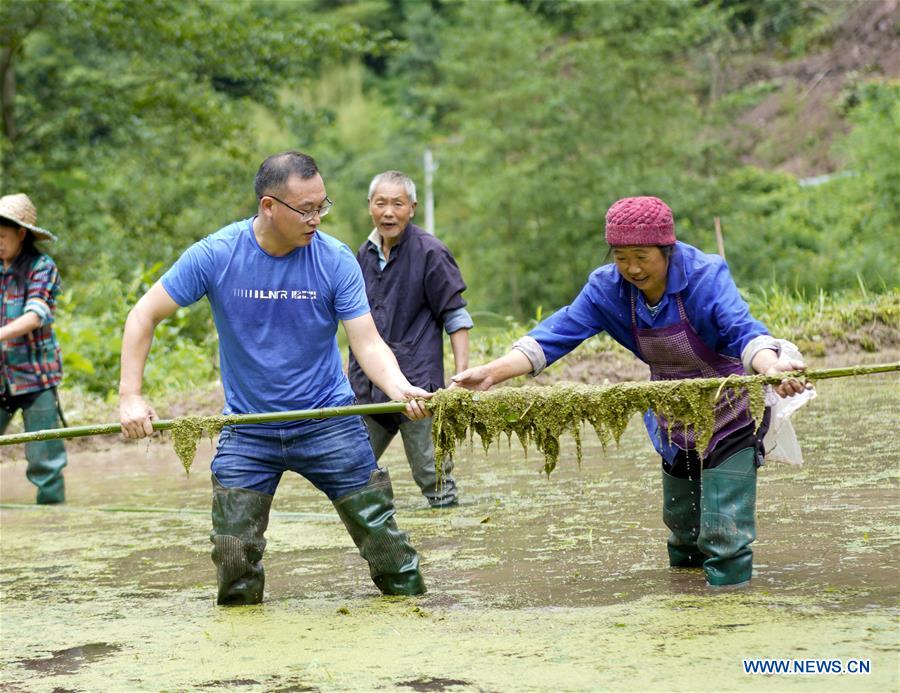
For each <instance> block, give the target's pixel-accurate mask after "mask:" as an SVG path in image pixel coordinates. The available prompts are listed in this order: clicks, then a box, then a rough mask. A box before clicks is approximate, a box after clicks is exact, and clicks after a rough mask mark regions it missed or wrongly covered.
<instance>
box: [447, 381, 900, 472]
mask: <svg viewBox="0 0 900 693" xmlns="http://www.w3.org/2000/svg"><path fill="white" fill-rule="evenodd" d="M897 370H900V363H894V364H882V365H877V366H853V367H849V368H831V369H825V370H817V371H816V370H809V371H805V372H796V373H790V374H789V373H784V374H779V375H777V376H766V375H752V376H750V375H748V376H735V375H732V376H729V377H727V378H696V379H687V380H655V381H643V382H625V383H618V384H616V385H604V386H597V385H582V384H575V383H558V384H556V385H552V386H550V387H535V386H525V387H519V388H512V387H506V388H498V389H496V390H491V391H487V392H472V391H469V390H464V389H452V390H443V391H440V392H437V393H435V395H434V397H433V398H432V399H431V400H430V402H429V408H430V409H431V410H432V412H433V415H434V427H433V430H432V435H433V438H434V446H435V456H436V458H437V459H438V460H442V459H443V458H444V457H445V456H447V455H450V454H452V453H453V451H454V449H455V448H456V447H457V446H458V445H459V444H460V443H462V442H463V441H465V440H467V439H468V440H470V441H471V438H472V435H473V434H474V433H477V434H478V435H479V437H480V438H481V441H482V444H483V445H484V447H485V450H487V449H488V448H489V447H490V445H491V444H492V443H493V442H494V441H495V440H497V439H498V437H499V436H500V435H501V434H506V436H507V439H511V438H512V435H513V434H514V433H515V434H516V436H517V437H518V438H519V442H520V443H521V444H522V446H523V448H526V449H527V447H528V445H530V444H532V443H533V444H534V446H535V447H536V448H537V449H538V451H539V452H541V453H543V455H544V469H545V471H546V472H547V473H548V474H549V473H550V472H551V471H553V469H554V468H555V467H556V463H557V460H558V459H559V441H560V437H561V436H562V435H563V434H564V433H572V434H573V436H574V438H575V445H576V456H577V458H578V462H579V464H580V463H581V460H582V449H581V427H582V425H583V424H585V423H587V424H590V425H591V427H592V428H593V429H594V431H595V432H596V434H597V437H598V438H599V439H600V442H601V444H602V445H603V446H604V447H605V446H606V445H607V444H608V443H609V442H610V441H615V442H616V443H618V441H619V438H620V437H621V435H622V433H623V432H624V430H625V427H626V426H627V425H628V421H629V419H630V418H631V417H632V416H633V415H634V414H637V413H643V412H645V411H647V410H648V409H650V410H653V411H654V412H656V414H657V415H660V416H664V417H665V418H666V419H668V420H669V421H671V422H675V423H680V424H683V425H684V426H685V427H687V426H690V427H692V428H693V431H694V434H695V439H696V445H697V448H698V449H700V450H703V449H705V448H706V445H707V444H708V443H709V440H710V438H711V437H712V433H713V426H714V423H715V404H716V402H718V401H720V399H721V398H723V397H727V398H728V400H729V401H731V400H733V399H734V398H735V397H736V396H738V395H739V394H740V392H741V390H746V391H747V393H748V395H749V398H750V413H751V415H752V416H753V418H754V419H755V420H756V421H761V420H762V416H763V413H764V410H765V386H766V385H774V384H777V383H780V382H781V381H782V380H784V379H785V378H787V377H796V378H798V379H800V380H803V381H806V382H811V381H814V380H818V379H826V378H838V377H846V376H856V375H870V374H874V373H886V372H890V371H897Z"/></svg>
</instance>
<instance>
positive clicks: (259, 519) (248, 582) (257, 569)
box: [209, 474, 272, 606]
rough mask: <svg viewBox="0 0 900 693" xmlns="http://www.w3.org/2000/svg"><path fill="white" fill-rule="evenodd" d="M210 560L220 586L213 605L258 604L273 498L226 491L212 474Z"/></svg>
mask: <svg viewBox="0 0 900 693" xmlns="http://www.w3.org/2000/svg"><path fill="white" fill-rule="evenodd" d="M212 485H213V501H212V523H213V530H212V533H211V534H210V535H209V540H210V541H211V542H212V543H213V550H212V560H213V563H215V565H216V576H217V581H218V585H219V590H218V596H217V597H216V603H217V604H220V605H228V606H241V605H245V604H259V603H260V602H261V601H262V600H263V588H264V587H265V584H266V573H265V570H264V569H263V564H262V557H263V552H264V551H265V549H266V538H265V532H266V528H267V527H268V526H269V511H270V510H271V508H272V496H270V495H268V494H267V493H260V492H258V491H250V490H248V489H243V488H225V487H224V486H222V484H220V483H219V480H218V479H216V476H215V474H213V475H212Z"/></svg>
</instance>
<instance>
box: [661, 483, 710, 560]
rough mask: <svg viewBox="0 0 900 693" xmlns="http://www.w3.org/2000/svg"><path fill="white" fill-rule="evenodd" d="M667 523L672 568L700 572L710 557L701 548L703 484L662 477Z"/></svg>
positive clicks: (664, 514) (664, 516)
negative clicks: (701, 487)
mask: <svg viewBox="0 0 900 693" xmlns="http://www.w3.org/2000/svg"><path fill="white" fill-rule="evenodd" d="M662 488H663V522H664V523H665V525H666V527H668V528H669V529H670V530H671V532H670V533H669V539H668V551H669V565H670V566H672V567H673V568H700V567H701V566H702V565H703V561H705V560H706V556H704V555H703V552H702V551H700V549H699V548H697V537H698V536H699V535H700V480H699V479H698V480H696V481H692V480H691V479H679V478H678V477H674V476H672V475H671V474H667V473H666V472H665V471H663V473H662Z"/></svg>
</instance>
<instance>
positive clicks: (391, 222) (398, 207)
mask: <svg viewBox="0 0 900 693" xmlns="http://www.w3.org/2000/svg"><path fill="white" fill-rule="evenodd" d="M415 212H416V203H415V202H410V201H409V196H408V195H407V193H406V187H405V186H404V185H403V184H402V183H390V182H384V183H381V184H380V185H379V186H378V187H377V188H375V190H373V191H372V197H370V198H369V214H371V215H372V221H373V222H374V223H375V228H376V229H377V230H378V233H379V234H381V237H382V238H383V239H388V240H392V239H395V238H397V237H398V236H399V235H400V234H401V233H403V230H404V229H405V228H406V226H407V224H409V220H410V219H412V217H413V215H414V214H415Z"/></svg>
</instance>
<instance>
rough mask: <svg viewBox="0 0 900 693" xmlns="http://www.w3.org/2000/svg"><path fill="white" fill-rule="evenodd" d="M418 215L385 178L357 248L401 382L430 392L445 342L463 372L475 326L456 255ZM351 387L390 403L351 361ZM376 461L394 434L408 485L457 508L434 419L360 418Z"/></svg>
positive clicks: (398, 184)
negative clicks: (438, 459)
mask: <svg viewBox="0 0 900 693" xmlns="http://www.w3.org/2000/svg"><path fill="white" fill-rule="evenodd" d="M415 212H416V186H415V184H414V183H413V181H412V180H411V179H410V178H409V177H408V176H406V175H404V174H403V173H400V172H399V171H385V172H384V173H380V174H378V175H377V176H375V178H374V179H372V183H371V185H370V186H369V214H371V216H372V221H373V222H374V223H375V228H374V229H373V230H372V233H371V234H370V235H369V238H368V240H366V242H365V243H363V244H362V246H360V248H359V251H358V252H357V254H356V259H357V260H358V261H359V264H360V266H361V267H362V272H363V277H364V278H365V282H366V294H367V296H368V299H369V304H370V305H371V307H372V317H373V318H374V320H375V325H376V326H377V327H378V332H379V333H380V334H381V336H382V338H383V339H384V340H385V342H387V344H388V346H389V347H390V348H391V350H392V351H393V352H394V355H395V356H396V357H397V361H398V363H399V364H400V369H401V370H402V371H403V374H404V375H405V376H406V378H407V379H408V380H409V381H410V383H412V384H413V385H415V386H417V387H421V388H423V389H425V390H428V391H429V392H433V391H434V390H437V389H439V388H442V387H444V341H443V335H442V330H445V331H446V332H447V333H448V334H449V335H450V345H451V348H452V349H453V359H454V366H455V371H456V372H457V373H458V372H460V371H462V370H465V369H466V368H467V367H468V361H469V329H471V328H472V326H473V325H472V318H471V317H470V316H469V313H468V312H467V311H466V309H465V305H466V301H465V299H463V297H462V293H463V291H465V289H466V284H465V282H464V281H463V278H462V275H461V274H460V271H459V267H457V265H456V261H455V260H454V259H453V255H452V254H451V253H450V251H449V250H448V249H447V246H445V245H444V244H443V243H442V242H441V241H439V240H438V239H437V238H435V237H434V236H433V235H431V234H429V233H427V232H426V231H424V230H423V229H421V228H419V227H418V226H416V225H414V224H412V223H410V219H412V217H413V216H414V215H415ZM350 383H351V385H352V386H353V391H354V393H355V394H356V396H357V398H358V399H359V400H360V402H384V401H387V399H388V397H387V396H386V395H385V394H384V393H383V392H382V391H381V390H379V389H378V387H377V386H376V385H375V384H374V383H372V381H371V380H369V378H367V377H366V375H365V373H363V371H362V369H361V368H360V367H359V364H358V363H357V361H356V359H355V358H354V357H353V355H352V354H351V356H350ZM365 420H366V425H367V427H368V429H369V438H370V439H371V442H372V449H373V451H374V452H375V457H376V459H378V458H379V457H380V456H381V454H382V453H383V452H384V450H385V449H386V448H387V446H388V444H389V443H390V442H391V440H392V439H393V438H394V436H395V435H396V434H397V433H398V432H399V433H400V436H401V437H402V438H403V447H404V449H405V451H406V458H407V461H408V462H409V466H410V468H411V469H412V474H413V478H414V479H415V481H416V483H417V484H418V486H419V488H420V489H421V490H422V494H423V495H424V496H425V498H427V499H428V503H429V505H431V507H433V508H446V507H450V506H454V505H456V504H457V492H456V482H455V480H454V478H453V475H452V474H451V472H452V470H453V462H452V460H450V459H449V458H448V459H445V460H443V469H442V471H443V474H442V476H441V477H439V476H438V474H437V472H436V469H435V459H434V446H433V444H432V442H431V419H430V418H428V419H420V420H416V421H412V420H409V419H407V418H405V417H401V416H395V415H393V414H384V415H375V416H367V417H365Z"/></svg>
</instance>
